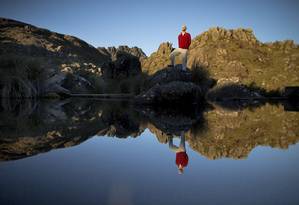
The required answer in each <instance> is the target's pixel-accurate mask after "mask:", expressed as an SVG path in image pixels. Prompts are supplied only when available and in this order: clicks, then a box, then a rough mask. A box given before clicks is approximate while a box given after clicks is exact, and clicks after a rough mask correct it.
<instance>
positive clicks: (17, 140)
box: [0, 99, 299, 160]
mask: <svg viewBox="0 0 299 205" xmlns="http://www.w3.org/2000/svg"><path fill="white" fill-rule="evenodd" d="M204 107H206V106H203V107H201V108H196V107H195V108H192V109H185V110H183V111H182V110H181V109H166V108H163V109H162V110H160V109H157V108H150V107H138V108H137V107H134V106H133V105H132V104H131V103H129V102H115V101H104V102H103V101H96V100H91V101H89V100H80V99H76V100H71V99H67V100H64V101H61V100H60V101H41V102H38V103H36V102H30V103H29V104H28V105H22V106H14V107H13V108H12V110H10V111H7V109H3V108H2V111H1V112H0V117H1V118H0V126H1V129H0V160H13V159H19V158H23V157H28V156H32V155H35V154H38V153H42V152H47V151H49V150H52V149H57V148H64V147H69V146H74V145H77V144H80V143H81V142H83V141H85V140H87V139H89V138H90V137H92V136H95V135H98V136H113V137H119V138H126V137H128V136H132V137H138V136H139V135H141V134H142V132H143V131H144V130H145V129H146V128H148V129H149V130H150V131H151V132H152V133H153V134H154V135H155V136H156V137H157V139H158V141H159V142H160V143H167V140H168V136H170V135H178V134H179V133H180V132H181V131H185V132H186V135H187V136H186V138H187V140H188V142H189V145H190V147H191V148H192V149H193V150H195V151H196V152H198V153H200V154H201V155H204V156H206V157H207V158H209V159H216V158H221V157H230V158H236V159H239V158H245V157H247V156H248V154H249V153H250V151H251V150H252V149H253V148H255V147H256V146H259V145H263V146H271V147H279V148H287V147H288V146H289V145H290V144H294V143H296V142H297V141H298V139H299V128H298V122H299V113H296V112H284V110H283V108H282V107H281V106H278V107H277V106H271V105H266V106H264V107H260V108H256V109H255V110H254V111H251V110H250V109H244V110H242V111H237V112H233V111H225V110H222V109H221V108H217V109H214V110H211V109H210V110H209V111H208V110H207V108H204ZM16 108H18V109H16ZM207 124H208V127H207V126H206V125H207Z"/></svg>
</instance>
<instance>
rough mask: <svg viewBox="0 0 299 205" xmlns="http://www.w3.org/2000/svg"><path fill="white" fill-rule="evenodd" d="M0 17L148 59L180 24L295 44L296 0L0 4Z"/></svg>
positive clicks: (193, 30)
mask: <svg viewBox="0 0 299 205" xmlns="http://www.w3.org/2000/svg"><path fill="white" fill-rule="evenodd" d="M0 16H1V17H6V18H12V19H16V20H19V21H23V22H26V23H30V24H33V25H36V26H39V27H43V28H47V29H50V30H52V31H56V32H59V33H64V34H70V35H74V36H77V37H79V38H81V39H83V40H85V41H86V42H88V43H90V44H91V45H93V46H95V47H98V46H105V47H107V46H119V45H128V46H138V47H141V48H142V49H143V50H144V51H145V52H146V54H147V55H149V54H150V53H152V52H153V51H155V50H156V49H157V47H158V46H159V44H160V43H161V42H165V41H170V42H172V43H173V44H174V46H175V47H176V46H177V35H178V33H179V32H180V28H181V25H182V24H184V23H185V24H186V25H187V27H188V31H189V32H190V34H191V36H192V37H195V36H196V35H198V34H200V33H202V32H203V31H206V30H207V29H208V28H210V27H215V26H220V27H225V28H238V27H244V28H249V27H250V28H252V29H253V30H254V32H255V35H256V36H257V38H258V39H259V40H261V41H263V42H265V41H274V40H285V39H293V40H295V42H297V43H298V42H299V0H272V1H270V0H250V1H249V0H218V1H216V0H196V1H188V0H180V1H177V0H171V1H162V0H160V1H156V0H147V1H144V0H139V1H138V0H131V1H130V0H124V1H120V0H103V1H102V0H97V1H88V0H85V1H83V0H82V1H79V0H70V1H66V0H47V1H46V0H0Z"/></svg>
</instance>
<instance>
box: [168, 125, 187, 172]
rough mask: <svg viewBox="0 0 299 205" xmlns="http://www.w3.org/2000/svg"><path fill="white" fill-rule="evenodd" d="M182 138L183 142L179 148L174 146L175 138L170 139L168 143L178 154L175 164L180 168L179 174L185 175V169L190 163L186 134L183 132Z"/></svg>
mask: <svg viewBox="0 0 299 205" xmlns="http://www.w3.org/2000/svg"><path fill="white" fill-rule="evenodd" d="M180 138H181V142H180V146H179V147H177V146H176V145H174V144H173V137H170V138H169V139H168V143H169V148H170V149H171V150H173V151H174V152H175V153H176V159H175V163H176V165H177V166H178V169H179V174H183V173H184V168H185V167H186V166H187V165H188V161H189V158H188V155H187V153H186V147H185V133H184V132H183V131H182V132H181V136H180Z"/></svg>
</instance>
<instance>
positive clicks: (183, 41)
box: [178, 33, 191, 49]
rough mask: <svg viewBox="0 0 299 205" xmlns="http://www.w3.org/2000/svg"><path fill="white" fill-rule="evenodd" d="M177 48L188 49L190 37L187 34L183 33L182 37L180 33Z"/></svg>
mask: <svg viewBox="0 0 299 205" xmlns="http://www.w3.org/2000/svg"><path fill="white" fill-rule="evenodd" d="M178 39H179V48H183V49H188V48H189V46H190V44H191V35H190V34H189V33H185V34H184V35H182V33H180V35H179V37H178Z"/></svg>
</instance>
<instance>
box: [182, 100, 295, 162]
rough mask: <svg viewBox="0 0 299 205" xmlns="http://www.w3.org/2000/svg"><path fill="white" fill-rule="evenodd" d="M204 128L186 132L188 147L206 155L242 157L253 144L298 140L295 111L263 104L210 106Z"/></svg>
mask: <svg viewBox="0 0 299 205" xmlns="http://www.w3.org/2000/svg"><path fill="white" fill-rule="evenodd" d="M204 116H205V119H206V120H207V123H208V125H209V126H208V129H207V130H206V131H205V132H202V133H201V134H200V136H196V137H195V136H191V135H189V136H188V138H187V140H188V142H189V145H190V147H191V148H192V149H193V150H195V151H197V152H199V153H200V154H201V155H203V156H206V157H207V158H209V159H218V158H222V157H228V158H234V159H240V158H246V157H247V156H248V154H249V153H250V152H251V151H252V149H254V148H255V147H257V146H270V147H275V148H283V149H285V148H288V146H289V145H291V144H295V143H297V142H298V141H299V123H298V122H299V113H298V112H285V111H284V110H283V107H282V106H279V107H277V106H272V105H268V104H267V105H265V106H263V107H260V108H256V109H255V110H254V111H252V110H250V109H245V110H243V111H238V112H231V111H226V110H219V109H217V110H213V111H210V112H207V113H205V115H204Z"/></svg>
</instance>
